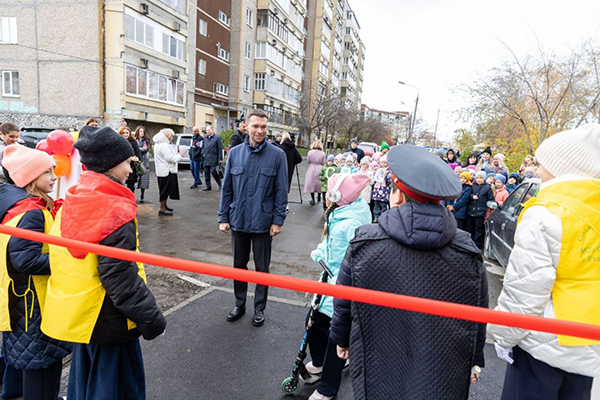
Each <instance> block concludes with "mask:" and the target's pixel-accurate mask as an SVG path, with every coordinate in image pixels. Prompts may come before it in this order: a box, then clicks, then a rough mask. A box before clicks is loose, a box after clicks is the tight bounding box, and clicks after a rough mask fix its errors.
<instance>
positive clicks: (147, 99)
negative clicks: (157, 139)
mask: <svg viewBox="0 0 600 400" xmlns="http://www.w3.org/2000/svg"><path fill="white" fill-rule="evenodd" d="M103 10H104V17H103V19H104V37H103V39H104V49H105V53H104V65H105V73H104V75H105V81H106V100H105V101H106V106H105V110H104V119H105V121H106V122H107V123H109V124H111V125H113V126H118V121H119V120H120V119H125V120H126V121H127V122H128V124H129V126H131V127H132V128H135V127H136V125H141V124H143V125H145V126H146V127H147V128H148V130H149V131H150V132H151V133H154V132H156V131H157V130H159V129H161V128H163V127H170V128H173V129H174V130H175V131H176V132H178V131H182V130H184V129H185V127H186V125H187V119H186V105H187V89H186V85H187V45H188V43H187V41H188V40H187V37H188V28H187V26H188V10H187V7H186V2H182V1H179V0H105V1H104V7H103Z"/></svg>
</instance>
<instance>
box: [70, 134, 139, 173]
mask: <svg viewBox="0 0 600 400" xmlns="http://www.w3.org/2000/svg"><path fill="white" fill-rule="evenodd" d="M81 133H83V135H81ZM81 133H80V136H79V139H78V140H77V141H76V142H75V144H74V145H73V147H75V148H76V149H77V150H79V154H80V157H81V163H82V164H83V165H85V167H86V168H87V169H88V170H90V171H94V172H98V173H104V172H106V171H108V170H109V169H111V168H112V167H114V166H117V165H119V164H121V163H122V162H123V161H125V160H127V159H129V158H131V157H133V156H134V155H135V153H134V152H133V148H132V147H131V145H130V144H129V142H128V141H127V139H125V138H124V137H123V136H121V135H119V134H118V133H117V132H115V131H114V130H113V129H112V128H110V127H108V126H105V127H103V128H97V127H95V126H84V127H83V128H81Z"/></svg>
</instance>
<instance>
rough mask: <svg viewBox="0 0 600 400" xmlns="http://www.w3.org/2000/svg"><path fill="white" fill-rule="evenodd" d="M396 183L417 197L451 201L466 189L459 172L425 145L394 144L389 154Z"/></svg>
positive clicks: (407, 192) (425, 199)
mask: <svg viewBox="0 0 600 400" xmlns="http://www.w3.org/2000/svg"><path fill="white" fill-rule="evenodd" d="M387 160H388V164H389V167H390V169H391V170H392V173H393V174H394V176H393V180H394V182H395V183H396V184H397V185H398V186H400V187H401V188H402V191H404V192H405V193H406V194H408V195H410V196H412V197H415V198H416V199H417V200H420V199H419V197H420V198H423V200H424V201H427V200H433V201H438V200H451V199H456V198H458V197H459V196H460V194H461V192H462V185H461V184H460V180H459V179H458V177H457V176H456V174H455V173H454V172H453V171H452V169H450V168H448V165H447V164H446V163H445V162H444V161H443V160H441V159H440V158H439V157H437V156H435V155H434V154H432V153H430V152H429V151H427V150H425V149H424V148H422V147H417V146H412V145H402V146H394V147H392V148H391V149H390V151H389V152H388V153H387Z"/></svg>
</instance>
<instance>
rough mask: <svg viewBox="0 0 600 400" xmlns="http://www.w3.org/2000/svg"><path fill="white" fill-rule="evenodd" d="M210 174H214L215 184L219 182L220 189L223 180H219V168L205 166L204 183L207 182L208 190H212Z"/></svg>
mask: <svg viewBox="0 0 600 400" xmlns="http://www.w3.org/2000/svg"><path fill="white" fill-rule="evenodd" d="M210 174H212V176H213V178H215V182H217V185H219V188H220V187H221V180H220V179H219V174H217V167H216V166H212V167H211V166H210V165H205V166H204V181H205V182H206V188H207V189H208V188H210V187H211V185H210Z"/></svg>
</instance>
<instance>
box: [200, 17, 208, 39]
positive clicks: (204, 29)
mask: <svg viewBox="0 0 600 400" xmlns="http://www.w3.org/2000/svg"><path fill="white" fill-rule="evenodd" d="M207 26H208V25H207V23H206V21H205V20H203V19H202V18H200V19H199V20H198V32H199V33H200V34H201V35H202V36H206V35H207Z"/></svg>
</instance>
